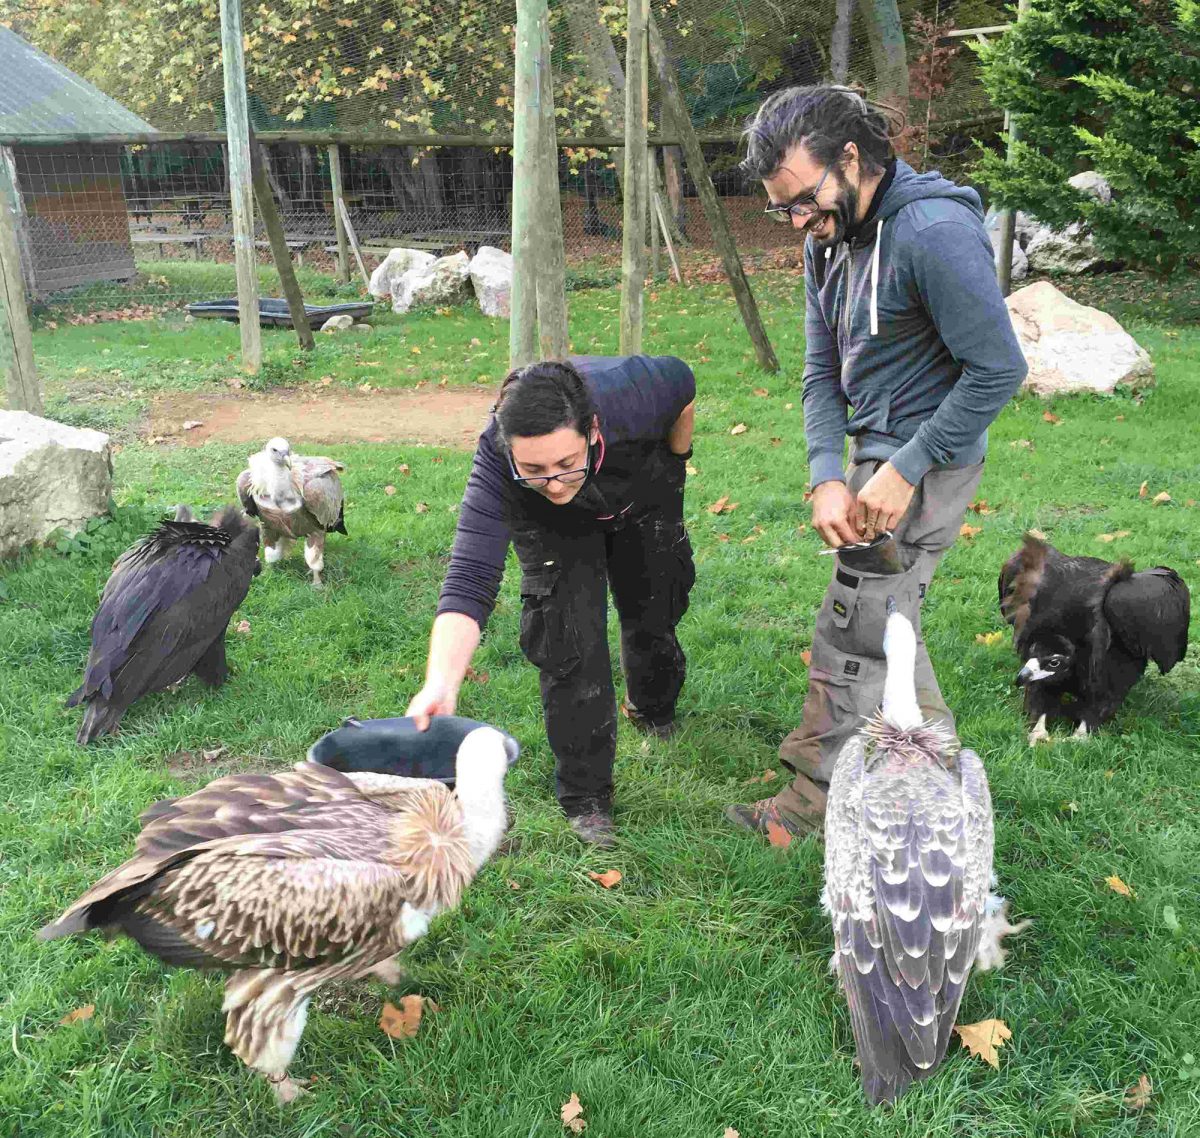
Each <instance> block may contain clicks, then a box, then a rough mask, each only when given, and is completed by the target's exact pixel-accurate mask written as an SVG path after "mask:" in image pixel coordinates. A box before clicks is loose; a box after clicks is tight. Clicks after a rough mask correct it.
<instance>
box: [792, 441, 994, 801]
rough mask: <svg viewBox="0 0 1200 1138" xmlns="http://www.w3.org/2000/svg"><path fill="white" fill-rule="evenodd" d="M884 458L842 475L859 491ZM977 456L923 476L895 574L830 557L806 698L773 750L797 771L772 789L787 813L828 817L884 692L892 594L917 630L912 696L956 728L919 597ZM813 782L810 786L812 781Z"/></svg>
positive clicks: (972, 482) (903, 524)
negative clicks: (854, 741)
mask: <svg viewBox="0 0 1200 1138" xmlns="http://www.w3.org/2000/svg"><path fill="white" fill-rule="evenodd" d="M880 465H882V464H881V463H878V462H864V463H861V464H859V465H856V466H851V467H850V470H849V474H848V477H847V480H846V483H847V486H848V487H849V488H850V490H851V492H853V493H855V494H857V493H858V491H859V490H861V489H862V487H863V486H864V485H865V484H866V482H867V480H868V479H869V478H870V477H871V475H872V474H874V473H875V471H876V470H877V469H878V468H879V466H880ZM982 476H983V463H979V464H978V465H977V466H967V467H961V468H959V469H954V470H931V471H930V472H929V473H928V474H926V475H925V477H924V478H923V479H922V480H921V484H920V485H919V486H918V487H917V488H916V491H915V492H914V494H913V498H912V502H911V503H910V504H909V507H908V510H907V511H906V512H905V515H904V517H903V518H902V519H901V520H900V524H899V525H898V526H897V527H896V530H895V537H896V541H897V543H898V544H899V546H900V547H901V553H902V555H903V560H904V562H905V564H908V565H909V566H910V568H909V569H908V570H907V572H905V573H902V574H900V575H892V576H877V575H874V574H864V573H862V572H860V571H857V570H856V571H853V572H851V571H849V570H847V569H846V568H845V567H843V566H842V564H841V559H840V558H838V557H836V556H835V557H834V559H833V560H834V567H833V580H832V581H830V583H829V588H828V589H827V590H826V592H825V599H824V601H823V602H822V604H821V609H820V611H819V612H818V613H817V621H816V627H815V628H814V630H813V645H812V663H811V665H810V667H809V669H808V696H807V698H806V699H805V701H804V712H803V716H802V720H801V723H800V726H799V727H797V728H796V730H795V731H793V732H792V733H791V734H790V735H788V737H787V738H786V739H784V741H783V743H782V745H781V746H780V748H779V758H780V760H781V761H782V762H783V765H784V766H786V767H788V768H789V769H790V770H792V771H794V772H795V773H796V776H797V777H796V779H795V780H794V781H793V782H792V784H791V785H789V786H786V787H784V788H783V790H781V791H780V792H779V793H778V794H777V795H776V796H775V805H776V806H778V807H779V809H780V811H781V812H782V813H784V814H785V815H790V816H792V817H794V818H804V819H809V820H813V821H815V820H817V819H816V818H814V815H818V816H819V817H820V818H823V817H824V810H825V803H824V791H826V790H828V788H829V780H830V777H831V776H832V774H833V767H834V763H835V762H836V761H837V757H838V754H839V753H840V752H841V749H842V746H843V744H844V743H845V742H846V740H847V739H849V738H850V736H851V735H853V734H854V732H855V731H857V730H858V729H859V727H860V726H861V725H862V722H863V718H864V717H866V716H869V715H872V714H873V713H874V712H875V710H876V709H877V708H878V707H879V704H880V702H881V701H882V699H883V681H884V675H885V673H886V670H887V666H886V661H885V660H884V658H883V628H884V624H885V623H886V619H887V617H886V613H885V611H884V605H885V603H886V599H887V597H888V596H894V597H895V598H896V604H897V606H898V607H899V609H900V611H901V612H903V613H904V614H905V615H906V616H908V617H909V619H911V620H912V622H913V626H914V627H915V629H916V631H917V667H916V682H917V700H918V702H919V703H920V705H921V711H922V712H923V713H924V715H925V716H926V718H929V719H943V720H945V721H946V723H947V724H948V725H949V726H950V728H951V729H952V730H953V728H954V716H953V714H952V713H951V711H950V709H949V708H948V707H947V706H946V703H945V700H943V699H942V693H941V690H940V689H939V688H938V682H937V678H936V677H935V676H934V674H933V665H932V664H931V663H930V661H929V654H928V652H926V650H925V641H924V638H923V637H922V636H921V605H922V603H923V601H924V599H925V593H926V591H927V590H928V588H929V585H930V582H931V581H932V580H933V574H934V570H935V569H936V568H937V564H938V562H939V561H940V560H941V559H942V554H944V553H945V552H946V550H947V549H949V548H950V547H951V546H952V545H953V544H954V541H955V539H956V538H957V537H958V533H959V529H960V527H961V526H962V520H963V515H964V514H965V513H966V511H967V507H968V506H969V505H970V503H971V499H972V498H973V496H974V494H975V491H976V489H977V488H978V486H979V480H980V478H981V477H982ZM814 783H815V784H816V785H815V786H814V785H813V784H814Z"/></svg>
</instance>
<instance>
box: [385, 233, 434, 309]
mask: <svg viewBox="0 0 1200 1138" xmlns="http://www.w3.org/2000/svg"><path fill="white" fill-rule="evenodd" d="M435 260H437V258H436V257H434V255H433V254H432V253H426V252H425V250H423V249H403V248H397V249H393V250H392V251H391V252H390V253H388V255H387V256H386V257H385V258H384V259H383V260H382V261H381V262H380V263H379V264H378V265H376V266H375V271H374V272H373V273H372V274H371V282H370V285H369V286H368V291H369V292H370V294H371V295H372V296H373V297H374V298H375V299H376V300H385V299H387V298H388V297H390V296H393V295H394V293H395V287H396V283H397V282H398V281H399V280H400V278H401V277H402V276H404V274H405V273H407V272H409V271H411V270H412V269H424V268H428V267H429V266H430V265H432V264H433V262H434V261H435ZM400 311H405V310H403V309H402V310H400Z"/></svg>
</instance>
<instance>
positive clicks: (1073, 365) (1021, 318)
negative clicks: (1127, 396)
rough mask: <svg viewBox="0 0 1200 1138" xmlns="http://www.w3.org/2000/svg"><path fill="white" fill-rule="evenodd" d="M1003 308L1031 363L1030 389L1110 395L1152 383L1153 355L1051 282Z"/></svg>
mask: <svg viewBox="0 0 1200 1138" xmlns="http://www.w3.org/2000/svg"><path fill="white" fill-rule="evenodd" d="M1005 303H1006V304H1007V305H1008V311H1009V314H1010V316H1011V317H1012V322H1013V329H1014V330H1015V331H1016V333H1017V340H1018V341H1019V342H1020V344H1021V350H1022V351H1023V352H1024V353H1025V360H1026V362H1027V363H1028V364H1029V375H1028V376H1026V378H1025V383H1024V386H1025V387H1026V388H1028V389H1030V390H1032V391H1035V392H1037V393H1038V394H1039V395H1059V394H1063V393H1070V392H1074V391H1090V392H1096V393H1099V394H1102V395H1111V394H1112V392H1113V390H1114V389H1115V388H1116V387H1117V386H1119V385H1120V386H1128V387H1134V388H1136V387H1148V386H1150V385H1151V384H1153V382H1154V364H1153V363H1152V362H1151V361H1150V356H1149V355H1148V354H1147V352H1146V350H1145V349H1144V348H1142V347H1141V346H1140V345H1139V344H1138V343H1137V341H1136V340H1134V338H1133V337H1132V336H1131V335H1129V333H1128V332H1126V331H1125V329H1124V328H1122V327H1121V325H1120V324H1118V323H1117V322H1116V320H1114V319H1113V318H1112V317H1111V316H1109V314H1108V313H1107V312H1101V311H1100V309H1098V308H1089V307H1088V306H1087V305H1084V304H1077V303H1076V302H1075V301H1073V300H1072V299H1071V298H1070V297H1069V296H1065V295H1064V294H1063V293H1061V292H1059V290H1058V289H1056V288H1055V287H1054V286H1053V285H1052V284H1051V283H1050V282H1049V281H1039V282H1038V283H1037V284H1031V285H1027V286H1026V287H1025V288H1022V289H1018V290H1017V291H1016V292H1014V293H1013V294H1012V295H1011V296H1010V297H1008V299H1007V300H1006V301H1005Z"/></svg>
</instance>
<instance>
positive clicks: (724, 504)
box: [704, 494, 741, 514]
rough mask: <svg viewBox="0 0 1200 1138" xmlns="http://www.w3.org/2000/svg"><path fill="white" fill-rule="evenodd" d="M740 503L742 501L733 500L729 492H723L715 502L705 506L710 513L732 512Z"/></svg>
mask: <svg viewBox="0 0 1200 1138" xmlns="http://www.w3.org/2000/svg"><path fill="white" fill-rule="evenodd" d="M740 505H741V502H731V501H730V500H729V495H728V494H722V495H721V496H720V497H719V498H718V499H717V500H716V501H715V502H713V503H712V504H711V505H708V506H705V507H704V508H705V509H706V510H707V511H708V512H709V513H710V514H732V513H733V511H734V510H736V509H737V508H738V506H740Z"/></svg>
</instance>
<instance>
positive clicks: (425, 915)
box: [39, 726, 519, 1102]
mask: <svg viewBox="0 0 1200 1138" xmlns="http://www.w3.org/2000/svg"><path fill="white" fill-rule="evenodd" d="M420 750H421V748H420V747H419V746H417V747H410V748H409V749H408V751H407V752H406V753H408V754H410V755H417V754H418V753H420ZM518 751H519V748H518V747H517V745H516V741H515V740H514V739H512V738H511V737H510V736H508V735H505V734H504V733H503V732H500V731H497V730H496V729H495V728H494V727H488V726H481V727H478V728H476V729H475V730H473V731H471V732H469V733H468V734H467V735H466V736H465V738H463V739H462V741H461V743H460V745H459V746H458V747H457V748H455V749H454V751H453V752H450V753H448V754H447V753H446V752H445V750H444V749H441V748H439V749H438V750H437V754H438V758H437V760H436V761H434V760H428V759H427V760H424V761H422V762H421V763H420V767H421V769H422V770H423V771H424V772H425V774H426V776H427V777H421V778H413V777H410V776H409V775H408V773H407V768H406V765H405V763H404V761H403V759H402V758H401V757H399V756H393V757H392V759H391V761H389V762H388V763H387V766H388V768H389V770H390V771H391V772H392V773H391V774H383V773H378V772H365V773H364V772H347V773H343V772H341V771H338V770H335V769H333V768H332V767H329V766H325V765H323V764H320V763H313V762H303V763H299V764H298V765H297V766H296V768H295V770H294V771H285V772H282V773H278V774H269V775H268V774H238V775H229V776H227V777H225V778H219V779H217V780H215V781H214V782H211V783H209V785H208V786H206V787H204V788H203V789H202V790H198V791H197V792H196V793H195V794H191V795H188V796H187V797H186V798H179V799H172V800H169V801H166V802H160V803H158V804H156V805H154V806H152V807H150V809H148V810H147V811H146V812H145V813H144V814H143V815H142V818H141V821H142V831H141V834H140V835H139V836H138V839H137V847H136V851H135V853H134V855H133V857H131V858H130V859H129V860H128V861H127V862H125V863H124V864H123V865H121V866H119V867H118V868H117V869H115V870H113V871H112V872H111V873H109V874H108V875H107V876H106V877H104V878H103V879H101V880H100V881H99V882H97V884H96V885H95V886H93V887H92V888H91V889H89V890H88V891H87V892H86V893H85V894H84V895H83V896H82V897H80V898H79V900H77V901H76V902H75V903H74V904H72V905H71V906H70V908H68V909H67V910H66V912H65V913H63V915H62V916H61V917H59V918H58V920H56V921H54V922H53V923H51V924H49V925H47V926H46V927H45V928H43V929H42V930H41V932H40V933H39V937H40V938H41V939H42V940H52V939H54V938H55V937H61V936H69V935H71V934H72V933H82V932H87V931H88V930H89V929H102V930H104V931H105V932H107V933H109V934H110V935H115V934H119V933H124V934H125V935H127V936H129V937H132V938H133V939H134V940H136V941H137V942H138V943H139V944H140V945H141V946H142V947H143V948H144V949H145V950H146V951H147V952H149V953H151V954H153V955H154V956H157V957H158V958H159V959H160V960H163V961H165V962H166V963H167V964H172V965H178V966H181V967H193V968H206V969H219V970H222V971H225V972H228V973H230V976H229V978H228V980H227V981H226V983H225V1000H224V1004H223V1005H222V1010H223V1011H224V1012H225V1013H226V1021H225V1043H226V1044H227V1045H228V1046H229V1047H230V1048H231V1049H232V1050H233V1052H234V1054H236V1055H237V1056H238V1058H239V1059H241V1060H242V1062H243V1063H245V1064H246V1065H247V1066H249V1067H251V1068H253V1069H254V1070H256V1071H258V1072H259V1073H261V1074H262V1075H264V1076H265V1077H266V1078H267V1079H268V1081H269V1082H270V1083H271V1084H272V1087H273V1089H274V1091H275V1094H276V1096H277V1097H278V1098H279V1099H280V1101H282V1102H288V1101H290V1100H291V1099H293V1098H295V1097H296V1095H298V1094H300V1093H302V1090H303V1088H301V1087H300V1086H299V1084H297V1083H296V1082H295V1081H293V1080H292V1079H290V1078H289V1077H288V1067H289V1065H290V1064H291V1061H292V1056H293V1055H294V1054H295V1051H296V1047H297V1045H298V1044H299V1042H300V1036H301V1034H302V1033H303V1031H304V1022H305V1017H306V1015H307V1010H308V1003H309V1000H310V999H311V998H312V995H313V993H314V992H315V991H316V990H317V988H319V987H320V986H321V985H322V984H324V983H325V982H327V981H330V980H337V979H355V978H359V977H364V976H368V975H371V976H376V977H378V978H380V979H383V980H385V981H386V982H389V983H393V984H394V983H397V982H398V981H399V979H400V976H401V972H400V968H399V965H398V963H397V961H396V960H395V956H396V954H397V953H398V952H400V951H401V950H402V949H403V948H405V947H406V946H407V945H409V944H411V943H412V942H413V941H415V940H417V939H418V938H420V937H421V936H423V935H424V934H425V932H426V931H427V929H428V928H429V923H430V921H431V920H433V918H434V917H435V916H437V915H438V914H439V913H442V912H444V911H446V910H447V909H453V908H454V907H455V906H457V905H458V903H459V900H460V899H461V897H462V894H463V891H464V890H465V889H466V888H467V887H468V886H469V885H470V884H471V882H472V880H474V877H475V874H476V873H477V872H478V870H479V868H480V867H481V866H482V865H483V864H484V862H486V861H487V860H488V858H489V857H491V855H492V854H493V853H494V852H495V850H496V847H497V846H498V845H499V843H500V839H501V838H502V837H503V835H504V831H505V828H506V812H505V803H504V779H505V775H506V774H507V772H508V768H509V766H510V765H511V764H512V763H513V762H514V761H515V760H516V757H517V754H518ZM451 779H453V781H454V782H455V789H454V791H453V792H452V791H451V790H450V789H449V787H448V786H447V785H446V783H447V782H449V781H450V780H451Z"/></svg>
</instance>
